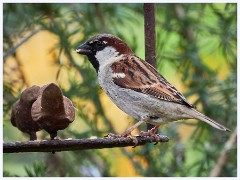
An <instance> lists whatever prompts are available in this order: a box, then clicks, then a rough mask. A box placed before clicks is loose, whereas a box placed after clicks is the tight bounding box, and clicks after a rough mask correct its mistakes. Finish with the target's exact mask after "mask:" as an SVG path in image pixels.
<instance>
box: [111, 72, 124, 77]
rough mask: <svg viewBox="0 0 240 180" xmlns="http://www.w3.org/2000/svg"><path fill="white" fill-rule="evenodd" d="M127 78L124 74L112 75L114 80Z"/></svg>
mask: <svg viewBox="0 0 240 180" xmlns="http://www.w3.org/2000/svg"><path fill="white" fill-rule="evenodd" d="M125 76H126V75H125V74H124V73H113V75H112V77H113V78H125Z"/></svg>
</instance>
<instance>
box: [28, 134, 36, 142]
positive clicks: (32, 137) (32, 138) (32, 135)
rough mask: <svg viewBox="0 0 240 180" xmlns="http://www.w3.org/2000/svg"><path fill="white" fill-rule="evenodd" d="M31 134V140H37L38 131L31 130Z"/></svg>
mask: <svg viewBox="0 0 240 180" xmlns="http://www.w3.org/2000/svg"><path fill="white" fill-rule="evenodd" d="M29 136H30V141H35V140H36V139H37V135H36V132H30V133H29Z"/></svg>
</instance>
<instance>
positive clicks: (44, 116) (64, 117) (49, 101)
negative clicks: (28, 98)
mask: <svg viewBox="0 0 240 180" xmlns="http://www.w3.org/2000/svg"><path fill="white" fill-rule="evenodd" d="M31 114H32V118H33V121H35V122H36V123H37V124H38V125H39V126H40V127H41V128H42V129H44V130H45V131H47V132H48V133H49V134H50V137H51V139H54V138H55V137H56V136H57V131H58V130H63V129H65V128H67V127H68V125H69V124H70V123H72V122H73V121H74V119H75V109H74V107H73V104H72V101H71V100H70V99H68V98H67V97H65V96H63V94H62V91H61V89H60V87H59V86H58V85H56V84H54V83H51V84H48V85H45V86H43V87H41V89H40V95H39V97H38V98H37V100H36V101H35V102H34V103H33V105H32V111H31Z"/></svg>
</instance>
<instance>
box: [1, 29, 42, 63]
mask: <svg viewBox="0 0 240 180" xmlns="http://www.w3.org/2000/svg"><path fill="white" fill-rule="evenodd" d="M39 31H40V30H39V29H38V30H34V31H33V32H31V33H30V34H29V35H28V36H27V37H25V38H23V39H22V40H21V41H20V42H19V43H18V44H17V45H15V46H13V47H12V48H10V49H9V50H8V51H7V52H6V53H5V54H4V55H3V60H4V61H5V60H6V58H7V57H8V56H11V55H12V54H13V53H14V52H15V51H16V49H17V48H19V47H20V46H21V45H23V44H24V43H25V42H27V41H28V40H29V39H30V38H31V37H32V36H34V35H35V34H37V33H38V32H39Z"/></svg>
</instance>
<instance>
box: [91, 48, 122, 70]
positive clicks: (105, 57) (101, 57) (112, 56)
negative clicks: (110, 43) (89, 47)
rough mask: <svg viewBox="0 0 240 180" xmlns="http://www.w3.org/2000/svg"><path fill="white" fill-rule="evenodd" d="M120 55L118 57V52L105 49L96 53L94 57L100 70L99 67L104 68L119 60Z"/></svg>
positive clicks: (113, 49)
mask: <svg viewBox="0 0 240 180" xmlns="http://www.w3.org/2000/svg"><path fill="white" fill-rule="evenodd" d="M121 57H122V55H119V52H117V51H116V49H115V48H113V47H105V48H104V49H103V50H101V51H98V52H97V53H96V55H95V58H96V59H97V61H98V63H99V65H100V69H101V66H102V67H103V66H105V65H107V64H110V63H113V62H116V61H118V60H119V59H121Z"/></svg>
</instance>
